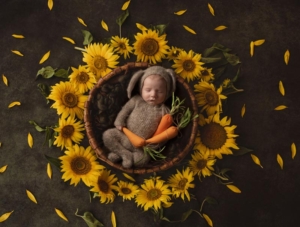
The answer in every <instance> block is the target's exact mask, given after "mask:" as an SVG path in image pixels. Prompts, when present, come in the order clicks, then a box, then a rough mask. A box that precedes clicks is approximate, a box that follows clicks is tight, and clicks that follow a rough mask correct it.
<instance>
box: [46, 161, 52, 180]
mask: <svg viewBox="0 0 300 227" xmlns="http://www.w3.org/2000/svg"><path fill="white" fill-rule="evenodd" d="M47 175H48V177H49V178H50V179H51V178H52V168H51V165H50V163H49V162H48V164H47Z"/></svg>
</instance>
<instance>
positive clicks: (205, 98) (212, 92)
mask: <svg viewBox="0 0 300 227" xmlns="http://www.w3.org/2000/svg"><path fill="white" fill-rule="evenodd" d="M194 88H195V92H199V93H198V94H196V95H195V97H196V100H197V102H198V104H199V106H200V107H202V109H201V113H202V112H203V111H204V110H206V113H207V115H208V116H210V115H213V114H215V113H220V112H222V102H221V100H222V99H226V98H227V97H226V96H225V95H222V94H221V93H222V86H220V88H218V89H217V90H216V89H215V86H214V85H213V84H211V83H208V82H206V81H200V82H199V83H198V84H195V85H194Z"/></svg>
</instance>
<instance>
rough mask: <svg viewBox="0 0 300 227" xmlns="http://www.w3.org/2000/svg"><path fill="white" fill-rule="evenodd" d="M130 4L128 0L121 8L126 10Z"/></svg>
mask: <svg viewBox="0 0 300 227" xmlns="http://www.w3.org/2000/svg"><path fill="white" fill-rule="evenodd" d="M129 4H130V0H129V1H127V2H125V3H124V4H123V5H122V8H121V10H126V9H127V8H128V6H129Z"/></svg>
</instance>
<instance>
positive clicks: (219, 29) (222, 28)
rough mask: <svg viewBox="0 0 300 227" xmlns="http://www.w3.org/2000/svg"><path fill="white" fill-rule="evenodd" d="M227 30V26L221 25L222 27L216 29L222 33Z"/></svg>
mask: <svg viewBox="0 0 300 227" xmlns="http://www.w3.org/2000/svg"><path fill="white" fill-rule="evenodd" d="M226 28H227V27H226V26H224V25H220V26H218V27H216V28H215V31H221V30H224V29H226Z"/></svg>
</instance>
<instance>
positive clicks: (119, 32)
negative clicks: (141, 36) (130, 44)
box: [119, 25, 122, 38]
mask: <svg viewBox="0 0 300 227" xmlns="http://www.w3.org/2000/svg"><path fill="white" fill-rule="evenodd" d="M121 27H122V26H121V25H119V33H120V38H122V34H121Z"/></svg>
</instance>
